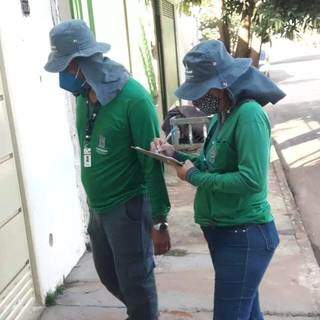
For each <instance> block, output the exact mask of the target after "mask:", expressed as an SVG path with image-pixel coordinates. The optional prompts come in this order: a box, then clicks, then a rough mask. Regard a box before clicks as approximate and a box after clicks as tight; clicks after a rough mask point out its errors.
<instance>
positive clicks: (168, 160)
mask: <svg viewBox="0 0 320 320" xmlns="http://www.w3.org/2000/svg"><path fill="white" fill-rule="evenodd" d="M131 148H132V149H134V150H136V151H138V152H140V153H142V154H144V155H145V156H148V157H151V158H153V159H156V160H158V161H161V162H164V163H166V164H169V165H172V166H174V165H178V166H180V167H182V166H183V165H184V163H183V162H180V161H178V160H177V159H175V158H172V157H168V156H165V155H163V154H161V153H157V152H152V151H149V150H145V149H142V148H140V147H133V146H132V147H131Z"/></svg>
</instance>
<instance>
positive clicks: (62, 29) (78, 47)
mask: <svg viewBox="0 0 320 320" xmlns="http://www.w3.org/2000/svg"><path fill="white" fill-rule="evenodd" d="M50 42H51V53H50V55H49V58H48V62H47V63H46V65H45V66H44V69H45V70H46V71H48V72H61V71H63V70H65V69H66V68H67V66H68V65H69V63H70V62H71V61H72V60H73V59H74V58H77V57H90V56H93V55H94V54H96V53H105V52H107V51H109V50H110V48H111V46H110V45H109V44H107V43H103V42H97V41H96V39H95V36H94V34H93V33H92V31H91V30H90V29H89V27H88V26H87V25H86V23H85V22H84V21H82V20H70V21H66V22H62V23H60V24H58V25H56V26H55V27H54V28H53V29H52V30H51V31H50Z"/></svg>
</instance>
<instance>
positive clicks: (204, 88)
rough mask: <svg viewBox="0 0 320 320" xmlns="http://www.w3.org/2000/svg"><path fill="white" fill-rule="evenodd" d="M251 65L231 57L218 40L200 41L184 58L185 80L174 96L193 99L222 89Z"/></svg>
mask: <svg viewBox="0 0 320 320" xmlns="http://www.w3.org/2000/svg"><path fill="white" fill-rule="evenodd" d="M251 62H252V61H251V59H248V58H236V59H235V58H233V57H232V56H231V55H230V54H229V53H228V52H227V50H226V48H225V46H224V44H223V42H221V41H219V40H209V41H203V42H201V43H199V44H198V45H196V46H195V47H194V48H192V49H191V50H190V51H189V52H188V53H187V54H186V55H185V57H184V59H183V64H184V66H185V68H186V70H185V75H186V81H185V82H184V83H183V84H182V85H181V86H180V87H179V88H178V89H177V90H176V92H175V94H176V96H177V97H178V98H180V99H184V100H197V99H199V98H201V97H202V96H204V95H205V94H206V93H207V92H208V91H209V90H210V89H213V88H215V89H226V88H228V87H230V86H231V85H232V84H233V83H234V82H235V81H236V80H237V79H238V78H239V77H240V76H241V75H242V74H244V73H245V72H246V71H248V69H249V68H250V65H251Z"/></svg>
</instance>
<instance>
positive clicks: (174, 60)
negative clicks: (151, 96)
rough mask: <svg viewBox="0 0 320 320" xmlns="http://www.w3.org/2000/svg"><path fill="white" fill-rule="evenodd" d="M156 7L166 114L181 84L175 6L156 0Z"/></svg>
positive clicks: (166, 0)
mask: <svg viewBox="0 0 320 320" xmlns="http://www.w3.org/2000/svg"><path fill="white" fill-rule="evenodd" d="M154 9H155V24H156V34H157V40H158V53H159V64H160V78H161V89H162V90H161V91H162V102H163V114H164V115H166V113H167V111H168V109H169V108H170V107H171V106H173V105H174V104H175V103H176V101H177V97H176V96H175V95H174V92H175V90H176V88H177V87H178V85H179V72H178V53H177V38H176V25H175V23H176V22H175V6H174V4H173V3H171V2H170V1H168V0H154Z"/></svg>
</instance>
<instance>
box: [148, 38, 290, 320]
mask: <svg viewBox="0 0 320 320" xmlns="http://www.w3.org/2000/svg"><path fill="white" fill-rule="evenodd" d="M184 65H185V68H186V81H185V83H184V84H182V86H180V87H179V88H178V89H177V91H176V95H177V96H178V97H179V98H180V99H184V100H191V101H192V103H193V105H194V106H195V107H197V108H199V109H200V110H201V111H203V112H204V113H206V114H207V115H208V116H212V120H211V123H210V125H209V130H208V136H207V137H206V140H205V143H204V146H203V148H202V150H201V152H200V155H199V156H197V155H190V154H185V153H181V152H175V151H174V148H173V146H171V145H169V144H164V143H162V141H161V140H160V139H155V140H154V142H153V143H152V144H151V148H152V149H158V150H160V151H162V152H163V153H165V154H167V155H170V156H174V157H175V158H177V159H178V160H180V161H182V162H185V164H184V166H183V167H176V170H177V174H178V176H179V177H180V178H181V179H182V180H185V181H187V182H189V183H190V184H192V185H193V186H195V187H197V192H196V197H195V202H194V210H195V221H196V222H197V223H198V224H199V225H200V226H201V229H202V231H203V233H204V236H205V239H206V240H207V242H208V246H209V250H210V254H211V257H212V262H213V266H214V269H215V291H214V315H213V319H214V320H249V319H250V320H262V319H263V314H262V312H261V310H260V305H259V293H258V291H259V285H260V282H261V280H262V277H263V275H264V273H265V271H266V269H267V267H268V265H269V263H270V261H271V258H272V256H273V253H274V251H275V249H276V247H277V246H278V244H279V237H278V233H277V230H276V227H275V224H274V221H273V216H272V210H271V207H270V204H269V202H268V200H267V196H268V168H269V158H270V144H271V138H270V131H271V129H270V123H269V120H268V116H267V114H266V113H265V112H264V111H263V109H262V106H263V105H265V104H267V103H268V102H271V103H273V104H275V103H276V102H277V101H279V100H280V99H282V98H283V97H284V96H285V94H284V93H283V92H282V91H281V90H280V89H279V88H278V87H277V86H276V85H275V84H274V83H273V82H272V81H271V80H270V79H268V78H266V77H265V76H264V75H262V73H260V72H259V71H258V70H257V69H256V68H254V67H252V66H251V59H241V58H240V59H239V58H238V59H234V58H233V57H232V56H231V55H230V54H229V53H228V52H227V51H226V49H225V47H224V45H223V43H222V42H220V41H218V40H211V41H205V42H202V43H200V44H199V45H197V46H196V47H194V48H193V49H192V50H191V51H190V52H188V53H187V54H186V56H185V57H184Z"/></svg>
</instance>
